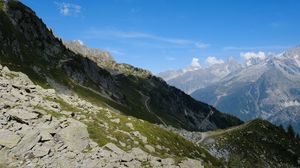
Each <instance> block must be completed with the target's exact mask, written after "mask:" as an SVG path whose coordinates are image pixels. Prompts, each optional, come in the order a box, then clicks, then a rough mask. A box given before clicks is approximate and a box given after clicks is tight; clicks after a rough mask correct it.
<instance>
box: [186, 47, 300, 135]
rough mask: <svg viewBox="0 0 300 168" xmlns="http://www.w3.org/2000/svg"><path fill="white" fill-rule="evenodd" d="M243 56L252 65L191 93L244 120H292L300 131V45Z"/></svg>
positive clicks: (288, 121)
mask: <svg viewBox="0 0 300 168" xmlns="http://www.w3.org/2000/svg"><path fill="white" fill-rule="evenodd" d="M243 56H244V58H245V60H246V64H247V63H249V64H247V65H248V66H245V67H243V68H242V69H240V70H239V71H236V72H234V73H230V74H228V75H227V76H225V77H223V78H222V79H220V80H218V81H217V82H215V83H212V84H209V85H207V86H206V87H203V88H201V89H199V90H197V91H195V92H193V93H192V94H191V95H192V96H193V97H194V98H196V99H198V100H201V101H204V102H207V103H209V104H213V105H215V106H216V107H217V108H218V109H220V110H221V111H224V112H227V113H231V114H233V115H236V116H238V117H240V118H241V119H243V120H250V119H253V118H263V119H266V120H269V121H271V122H273V123H276V124H283V125H287V124H289V123H292V124H293V125H294V126H295V127H296V128H297V130H298V131H299V132H300V113H299V111H300V103H299V102H300V46H298V47H295V48H292V49H289V50H287V51H285V52H283V53H281V54H278V55H276V56H266V55H265V54H264V53H260V52H258V53H248V54H246V53H244V54H243ZM254 59H256V60H258V62H255V61H253V60H254ZM248 61H250V62H251V63H250V62H248Z"/></svg>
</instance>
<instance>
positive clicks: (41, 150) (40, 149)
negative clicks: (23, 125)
mask: <svg viewBox="0 0 300 168" xmlns="http://www.w3.org/2000/svg"><path fill="white" fill-rule="evenodd" d="M49 152H50V148H49V147H46V146H35V148H34V149H33V155H34V156H35V157H43V156H45V155H48V154H49Z"/></svg>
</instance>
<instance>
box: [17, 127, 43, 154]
mask: <svg viewBox="0 0 300 168" xmlns="http://www.w3.org/2000/svg"><path fill="white" fill-rule="evenodd" d="M40 139H41V137H40V136H39V131H38V130H37V129H35V130H30V131H27V133H26V134H25V136H24V137H23V138H22V139H21V141H20V142H19V143H18V145H17V146H16V147H14V148H13V149H12V152H13V153H15V154H17V155H24V154H25V153H26V152H27V151H29V150H30V149H32V148H33V147H34V146H35V145H36V144H37V143H38V142H39V140H40Z"/></svg>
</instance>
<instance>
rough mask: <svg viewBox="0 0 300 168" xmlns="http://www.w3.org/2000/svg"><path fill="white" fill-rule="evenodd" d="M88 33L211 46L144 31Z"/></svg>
mask: <svg viewBox="0 0 300 168" xmlns="http://www.w3.org/2000/svg"><path fill="white" fill-rule="evenodd" d="M86 35H87V38H99V37H105V36H111V37H116V38H128V39H148V40H154V41H159V42H164V43H169V44H175V45H180V46H192V47H194V48H201V49H204V48H207V47H209V44H206V43H202V42H196V41H193V40H188V39H180V38H170V37H163V36H158V35H154V34H149V33H143V32H125V31H119V30H95V29H94V30H89V31H88V32H87V33H86Z"/></svg>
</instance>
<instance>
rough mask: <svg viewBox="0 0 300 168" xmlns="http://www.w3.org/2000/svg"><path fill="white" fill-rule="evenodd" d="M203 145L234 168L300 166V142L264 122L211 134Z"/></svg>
mask: <svg viewBox="0 0 300 168" xmlns="http://www.w3.org/2000/svg"><path fill="white" fill-rule="evenodd" d="M201 144H203V145H204V146H206V148H207V149H208V150H209V151H210V153H211V154H213V155H214V156H216V157H218V158H222V159H224V160H227V161H228V162H229V165H230V166H232V167H240V166H245V167H286V168H288V167H299V166H300V141H299V140H296V139H293V138H291V137H289V136H288V135H287V134H286V133H285V132H284V131H283V130H281V129H280V128H279V127H277V126H274V125H273V124H271V123H269V122H267V121H264V120H253V121H250V122H248V123H245V124H243V125H241V126H237V127H234V128H231V129H228V130H224V131H215V132H214V131H213V132H208V133H207V134H206V138H205V139H204V140H202V142H201Z"/></svg>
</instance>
